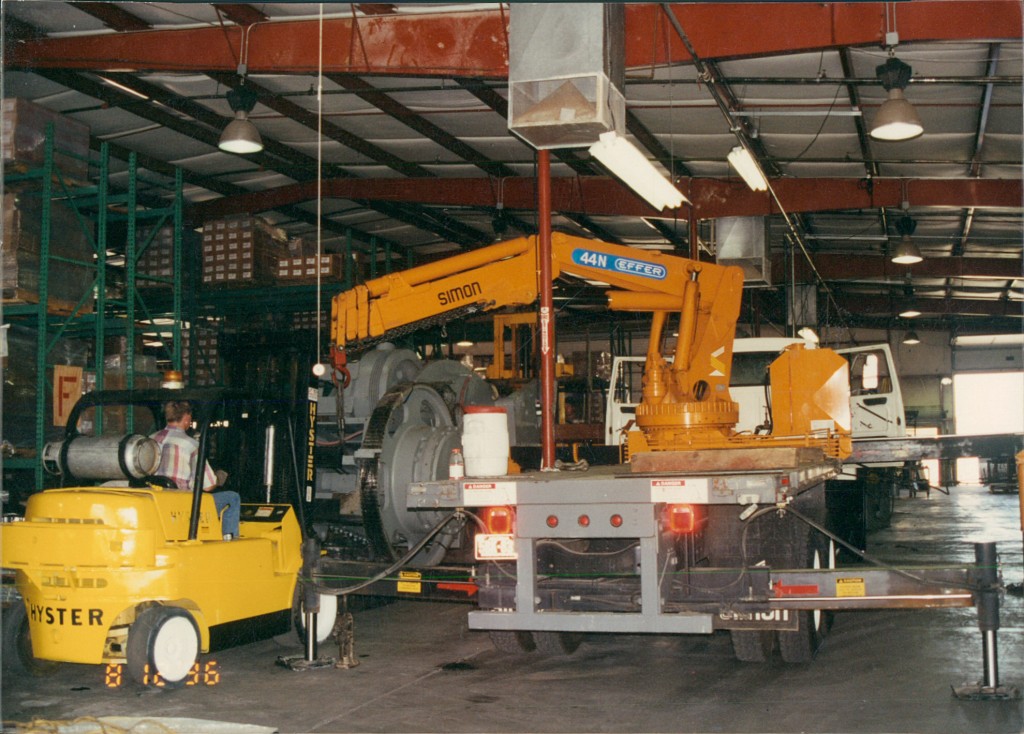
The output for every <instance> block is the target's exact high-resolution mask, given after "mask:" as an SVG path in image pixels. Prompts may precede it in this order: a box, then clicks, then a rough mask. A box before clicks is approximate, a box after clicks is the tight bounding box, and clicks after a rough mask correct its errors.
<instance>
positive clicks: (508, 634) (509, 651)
mask: <svg viewBox="0 0 1024 734" xmlns="http://www.w3.org/2000/svg"><path fill="white" fill-rule="evenodd" d="M488 634H489V635H490V637H491V644H492V645H494V649H495V650H497V651H498V652H503V653H505V654H506V655H521V654H523V653H525V652H533V651H534V650H536V649H537V645H536V643H534V641H533V635H531V634H530V633H529V632H523V631H520V630H490V631H489V632H488Z"/></svg>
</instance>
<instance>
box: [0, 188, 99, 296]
mask: <svg viewBox="0 0 1024 734" xmlns="http://www.w3.org/2000/svg"><path fill="white" fill-rule="evenodd" d="M42 216H43V209H42V201H41V198H40V191H39V190H38V189H27V188H26V189H19V190H17V191H6V192H4V195H3V237H2V244H0V251H2V278H0V287H2V288H3V299H4V301H5V302H9V303H39V290H40V288H39V285H40V284H39V275H40V266H41V261H40V253H41V243H42V235H43V220H42ZM49 224H50V256H51V257H50V260H49V278H48V280H47V292H48V310H49V311H51V312H52V313H65V314H66V313H70V312H71V311H72V310H73V309H74V307H75V305H76V304H79V303H80V302H81V307H80V309H79V311H78V313H79V314H88V313H92V311H93V310H94V306H95V304H94V299H93V298H92V297H90V296H91V295H92V294H91V293H90V292H91V289H92V287H93V284H94V282H95V280H96V269H95V267H93V266H92V265H91V264H90V263H92V262H93V254H94V253H93V246H92V240H91V235H92V233H91V232H86V231H85V229H83V226H84V227H86V228H90V227H91V226H92V222H91V221H90V220H89V219H87V218H85V217H82V216H81V213H80V212H76V211H75V210H74V209H73V208H72V206H71V205H70V204H68V203H66V202H61V201H54V202H52V203H51V206H50V222H49ZM83 299H84V300H83Z"/></svg>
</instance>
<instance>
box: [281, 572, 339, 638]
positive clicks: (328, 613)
mask: <svg viewBox="0 0 1024 734" xmlns="http://www.w3.org/2000/svg"><path fill="white" fill-rule="evenodd" d="M305 612H306V606H305V605H304V604H303V603H302V585H301V584H299V585H297V586H296V587H295V601H294V603H293V604H292V623H293V624H294V625H295V631H296V632H297V633H298V635H299V642H303V643H304V642H305V641H306V614H305ZM337 619H338V597H336V596H334V595H333V594H320V611H319V612H318V613H317V615H316V641H317V644H322V643H324V642H326V641H327V640H328V639H329V638H330V636H331V633H332V632H333V631H334V623H335V621H337Z"/></svg>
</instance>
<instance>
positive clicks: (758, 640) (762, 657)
mask: <svg viewBox="0 0 1024 734" xmlns="http://www.w3.org/2000/svg"><path fill="white" fill-rule="evenodd" d="M729 636H730V637H731V638H732V651H733V654H734V655H735V656H736V659H737V660H739V661H740V662H742V663H767V662H768V661H769V660H771V657H772V652H773V651H774V650H775V631H774V630H730V631H729Z"/></svg>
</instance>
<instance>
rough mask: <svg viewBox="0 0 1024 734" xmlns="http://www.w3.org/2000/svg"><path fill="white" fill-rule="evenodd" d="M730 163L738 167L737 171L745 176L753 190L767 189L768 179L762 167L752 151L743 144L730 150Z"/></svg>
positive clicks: (744, 178)
mask: <svg viewBox="0 0 1024 734" xmlns="http://www.w3.org/2000/svg"><path fill="white" fill-rule="evenodd" d="M729 163H731V164H732V167H733V168H735V169H736V173H738V174H739V175H741V176H742V177H743V180H744V181H746V182H747V186H749V187H750V189H751V191H767V190H768V179H766V178H765V177H764V174H763V173H761V167H760V166H759V165H757V161H755V160H754V157H753V156H752V155H750V151H748V150H747V149H746V148H744V147H743V146H742V145H737V146H736V147H735V148H733V149H732V150H731V151H729Z"/></svg>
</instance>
